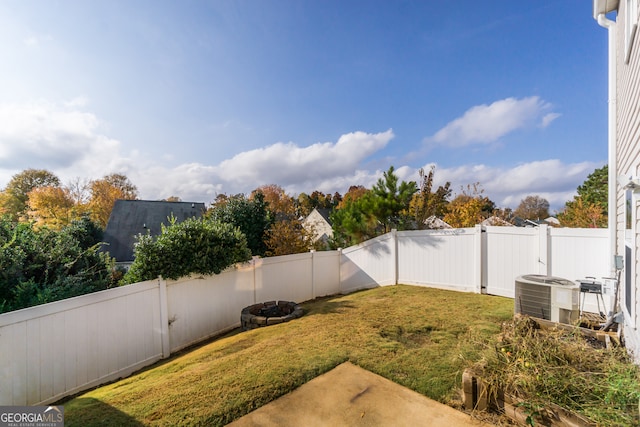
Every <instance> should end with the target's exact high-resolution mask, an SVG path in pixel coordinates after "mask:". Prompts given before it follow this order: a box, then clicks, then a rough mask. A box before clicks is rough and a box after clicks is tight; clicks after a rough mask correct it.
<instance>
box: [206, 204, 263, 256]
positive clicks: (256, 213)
mask: <svg viewBox="0 0 640 427" xmlns="http://www.w3.org/2000/svg"><path fill="white" fill-rule="evenodd" d="M207 216H208V217H210V218H211V219H212V220H214V221H219V222H225V223H229V224H232V225H234V226H235V227H238V228H239V229H240V231H242V233H243V234H244V235H245V237H246V238H247V246H248V247H249V250H251V254H252V255H257V256H265V254H266V251H267V245H266V243H265V239H266V232H267V230H269V228H270V227H271V223H272V221H271V219H270V216H269V212H268V211H267V203H266V202H265V201H264V195H263V194H262V193H261V192H258V193H256V194H254V197H253V198H252V199H251V200H250V199H248V198H246V197H245V196H244V194H236V195H235V196H230V197H225V199H224V202H223V203H217V204H215V205H214V206H212V207H211V209H209V211H208V212H207Z"/></svg>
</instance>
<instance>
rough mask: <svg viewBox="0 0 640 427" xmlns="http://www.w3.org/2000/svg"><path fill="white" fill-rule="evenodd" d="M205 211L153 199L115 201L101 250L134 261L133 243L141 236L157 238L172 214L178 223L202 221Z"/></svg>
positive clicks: (195, 205) (119, 259)
mask: <svg viewBox="0 0 640 427" xmlns="http://www.w3.org/2000/svg"><path fill="white" fill-rule="evenodd" d="M204 212H205V206H204V203H191V202H160V201H151V200H116V203H115V205H114V206H113V210H112V211H111V216H110V217H109V222H108V223H107V228H106V229H105V231H104V237H103V241H104V242H105V243H106V245H103V247H102V250H103V251H105V252H109V254H110V255H111V256H112V257H113V258H115V259H116V261H117V262H131V261H133V244H134V243H135V241H136V239H135V236H137V235H138V234H140V233H142V234H146V233H147V231H149V232H150V233H151V235H152V236H157V235H159V234H160V231H161V224H165V225H169V217H171V215H173V216H174V217H175V218H176V220H177V222H181V221H184V220H186V219H188V218H191V217H196V218H199V217H201V216H202V214H203V213H204Z"/></svg>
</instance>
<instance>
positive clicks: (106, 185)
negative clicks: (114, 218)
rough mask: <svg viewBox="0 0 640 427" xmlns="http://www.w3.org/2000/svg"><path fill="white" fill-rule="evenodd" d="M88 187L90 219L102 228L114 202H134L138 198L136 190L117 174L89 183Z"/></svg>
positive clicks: (129, 182)
mask: <svg viewBox="0 0 640 427" xmlns="http://www.w3.org/2000/svg"><path fill="white" fill-rule="evenodd" d="M89 187H90V192H91V198H90V200H89V209H90V211H91V218H92V219H93V220H94V221H95V222H97V223H98V224H100V226H101V227H102V228H106V226H107V222H108V221H109V216H110V215H111V211H112V210H113V205H114V204H115V203H116V200H118V199H125V200H136V199H137V197H138V190H137V188H136V186H135V185H133V184H132V183H131V181H129V178H127V177H126V176H125V175H121V174H117V173H114V174H111V175H106V176H105V177H104V178H102V179H97V180H94V181H91V183H90V184H89Z"/></svg>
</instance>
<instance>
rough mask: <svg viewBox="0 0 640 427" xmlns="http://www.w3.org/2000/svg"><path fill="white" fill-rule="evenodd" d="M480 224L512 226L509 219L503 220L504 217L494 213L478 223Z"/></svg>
mask: <svg viewBox="0 0 640 427" xmlns="http://www.w3.org/2000/svg"><path fill="white" fill-rule="evenodd" d="M480 225H491V226H498V227H514V225H513V224H511V223H510V222H509V221H505V220H504V219H502V218H500V217H497V216H495V215H493V216H490V217H489V218H487V219H485V220H484V221H482V222H481V223H480Z"/></svg>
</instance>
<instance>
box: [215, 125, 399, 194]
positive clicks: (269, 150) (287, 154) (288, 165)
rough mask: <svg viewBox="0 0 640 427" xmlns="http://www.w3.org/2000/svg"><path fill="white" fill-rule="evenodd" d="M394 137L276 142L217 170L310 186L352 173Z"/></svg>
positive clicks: (241, 178)
mask: <svg viewBox="0 0 640 427" xmlns="http://www.w3.org/2000/svg"><path fill="white" fill-rule="evenodd" d="M392 138H393V131H392V130H391V129H389V130H387V131H386V132H381V133H376V134H370V133H365V132H352V133H348V134H345V135H342V136H341V137H340V138H339V139H338V142H336V143H333V142H324V143H316V144H313V145H310V146H308V147H300V146H298V145H296V144H294V143H292V142H289V143H282V142H279V143H276V144H273V145H270V146H268V147H265V148H259V149H256V150H251V151H246V152H244V153H240V154H237V155H235V156H234V157H232V158H231V159H229V160H225V161H223V162H222V163H220V165H219V166H218V167H217V168H216V170H217V172H218V174H219V176H220V178H221V179H224V180H225V181H228V182H236V183H241V184H243V185H253V186H254V188H255V187H257V186H259V185H262V184H269V183H282V182H291V183H306V182H314V181H322V180H327V179H332V178H333V177H335V176H341V175H344V174H352V173H353V171H354V170H356V169H357V168H358V166H359V164H360V163H361V162H362V161H363V160H364V159H366V158H367V157H369V156H371V155H372V154H374V153H375V152H377V151H379V150H380V149H382V148H384V147H385V146H386V145H387V144H388V142H389V141H390V140H391V139H392Z"/></svg>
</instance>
